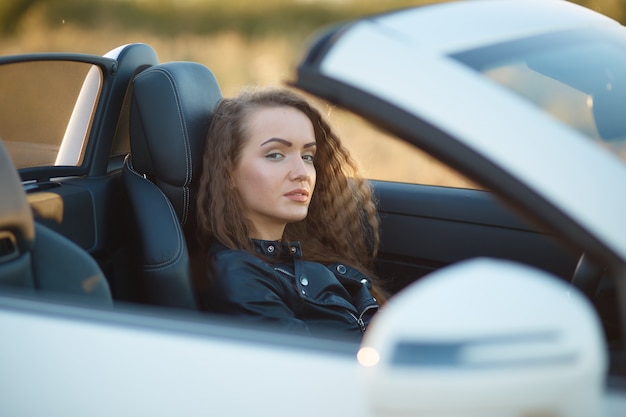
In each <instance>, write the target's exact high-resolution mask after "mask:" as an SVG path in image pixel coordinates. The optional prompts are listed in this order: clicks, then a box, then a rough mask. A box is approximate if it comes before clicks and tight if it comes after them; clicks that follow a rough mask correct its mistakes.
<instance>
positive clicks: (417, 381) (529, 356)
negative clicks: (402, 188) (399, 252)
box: [358, 258, 607, 417]
mask: <svg viewBox="0 0 626 417" xmlns="http://www.w3.org/2000/svg"><path fill="white" fill-rule="evenodd" d="M358 359H359V362H360V364H361V365H362V371H363V372H364V373H365V375H364V377H365V380H366V384H367V389H368V390H369V392H368V393H367V396H366V398H368V400H369V401H370V402H371V404H370V405H371V407H372V409H373V411H374V413H375V414H376V415H381V416H383V415H385V416H386V415H407V416H408V415H411V416H429V417H432V416H439V415H445V416H452V415H456V416H460V415H463V416H467V415H470V416H483V417H484V416H503V415H504V416H530V415H532V416H580V417H589V416H596V415H599V412H598V411H599V409H600V406H601V404H600V402H601V397H602V394H603V390H604V384H605V376H606V372H607V354H606V348H605V346H604V337H603V333H602V328H601V324H600V321H599V319H598V318H597V315H596V313H595V311H594V309H593V307H592V306H591V304H590V303H589V302H588V301H587V299H586V298H585V297H584V296H583V295H582V294H581V293H579V292H578V291H577V290H576V289H575V288H573V287H572V286H571V285H569V284H568V283H566V282H563V281H562V280H559V279H558V278H556V277H553V276H552V275H550V274H548V273H546V272H543V271H539V270H536V269H534V268H530V267H528V266H525V265H521V264H517V263H513V262H509V261H501V260H494V259H486V258H485V259H474V260H469V261H464V262H461V263H457V264H455V265H453V266H449V267H446V268H442V269H441V270H439V271H436V272H434V273H432V274H430V275H429V276H427V277H424V278H423V279H421V280H420V281H418V282H417V283H415V284H413V285H412V286H410V287H409V288H407V289H405V290H404V291H402V292H401V293H399V294H398V295H396V296H394V297H393V298H391V299H390V300H389V302H388V303H387V304H386V305H385V306H384V307H383V308H382V309H381V310H380V312H379V313H378V314H377V315H376V316H375V317H374V320H373V321H372V323H371V324H370V327H369V329H368V331H367V333H366V335H365V337H364V339H363V343H362V347H361V349H360V350H359V353H358Z"/></svg>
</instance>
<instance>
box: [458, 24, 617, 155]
mask: <svg viewBox="0 0 626 417" xmlns="http://www.w3.org/2000/svg"><path fill="white" fill-rule="evenodd" d="M455 58H456V59H458V60H459V61H461V62H463V63H465V64H467V65H469V66H471V67H472V68H474V69H476V70H478V71H480V72H481V73H482V74H484V75H485V76H486V77H488V78H489V79H491V80H493V81H495V82H497V83H499V84H501V85H503V86H505V87H507V88H508V89H510V90H512V91H514V92H515V93H517V94H519V95H520V96H523V97H525V98H526V99H528V100H530V101H531V102H532V103H534V104H536V105H537V106H539V107H540V108H542V109H543V110H544V111H545V112H547V113H548V114H550V115H551V116H553V117H554V118H556V119H558V120H560V121H561V122H563V123H566V124H568V125H569V126H571V127H573V128H575V129H576V130H578V131H580V132H581V133H583V134H584V135H586V136H587V137H589V138H592V139H594V140H595V141H598V142H599V143H601V144H602V145H604V146H606V147H607V148H608V149H610V150H611V151H613V152H614V153H616V154H617V155H618V156H619V157H620V158H621V159H622V160H624V161H626V117H625V116H626V38H625V37H624V35H623V34H622V33H616V32H612V31H606V32H605V31H602V32H600V31H597V30H586V31H576V32H565V33H559V34H556V35H549V36H538V37H533V38H529V39H525V40H521V41H514V42H508V43H505V44H500V45H496V46H490V47H487V48H481V49H478V50H473V51H469V52H464V53H461V54H457V55H456V56H455Z"/></svg>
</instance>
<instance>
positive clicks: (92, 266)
mask: <svg viewBox="0 0 626 417" xmlns="http://www.w3.org/2000/svg"><path fill="white" fill-rule="evenodd" d="M0 196H1V197H0V286H4V287H7V286H9V287H19V288H27V289H30V290H32V291H33V292H36V293H42V294H47V295H58V296H65V297H72V298H74V299H77V300H81V301H86V302H89V303H92V304H99V305H112V304H113V300H112V297H111V291H110V289H109V285H108V283H107V281H106V278H105V276H104V274H103V273H102V271H101V269H100V267H99V266H98V264H97V262H96V261H95V260H94V259H93V258H92V257H91V255H89V254H88V253H87V252H85V251H84V250H83V249H82V248H80V247H79V246H78V245H76V244H75V243H73V242H71V241H70V240H68V239H67V238H65V237H63V236H61V235H60V234H58V233H56V232H54V231H52V230H50V229H48V228H46V227H45V226H42V225H39V224H36V223H35V221H34V219H33V213H32V211H31V208H30V205H29V204H28V201H27V199H26V194H25V192H24V189H23V187H22V183H21V180H20V178H19V175H18V174H17V170H16V168H15V165H14V164H13V161H12V160H11V158H10V157H9V155H8V153H7V152H6V150H5V148H4V144H3V143H2V141H0Z"/></svg>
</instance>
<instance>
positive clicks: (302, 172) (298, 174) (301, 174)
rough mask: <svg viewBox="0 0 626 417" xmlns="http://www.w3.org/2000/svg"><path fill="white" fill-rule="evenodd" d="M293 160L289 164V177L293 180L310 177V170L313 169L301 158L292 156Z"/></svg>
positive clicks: (303, 179)
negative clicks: (290, 164)
mask: <svg viewBox="0 0 626 417" xmlns="http://www.w3.org/2000/svg"><path fill="white" fill-rule="evenodd" d="M294 159H295V162H294V163H293V164H292V166H291V179H292V180H294V181H306V180H308V179H309V178H311V172H310V171H311V170H313V169H315V168H314V167H313V166H312V165H310V164H307V163H306V162H305V161H304V160H303V159H302V158H294Z"/></svg>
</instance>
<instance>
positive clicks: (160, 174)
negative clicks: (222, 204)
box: [124, 62, 222, 309]
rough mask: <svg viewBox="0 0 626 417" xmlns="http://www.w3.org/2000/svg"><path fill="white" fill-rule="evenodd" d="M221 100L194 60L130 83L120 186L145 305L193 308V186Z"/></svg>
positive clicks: (166, 65) (164, 67) (151, 71)
mask: <svg viewBox="0 0 626 417" xmlns="http://www.w3.org/2000/svg"><path fill="white" fill-rule="evenodd" d="M221 97H222V94H221V91H220V88H219V85H218V83H217V81H216V80H215V77H214V76H213V74H212V72H211V71H210V70H209V69H208V68H207V67H205V66H203V65H201V64H198V63H193V62H169V63H163V64H159V65H155V66H153V67H150V68H148V69H146V70H145V71H143V72H141V73H140V74H138V75H137V76H136V77H135V79H134V81H133V97H132V106H131V115H130V143H131V153H130V155H129V156H127V158H126V161H125V164H124V183H125V185H126V190H127V193H128V196H129V200H130V202H131V207H132V211H133V213H134V220H135V223H136V226H137V231H138V234H139V237H138V240H139V242H138V244H139V246H140V249H141V251H140V254H139V258H140V261H141V265H140V270H141V273H140V275H141V277H139V279H140V282H139V289H140V290H139V291H140V296H139V297H140V300H141V301H143V302H147V303H150V304H157V305H162V306H172V307H180V308H192V309H196V308H197V307H196V306H197V304H196V300H195V296H194V291H193V288H192V284H191V272H190V257H189V253H190V250H191V248H192V247H193V244H192V243H191V241H192V240H193V239H194V236H193V224H194V223H195V210H194V196H195V190H194V184H195V183H196V182H197V181H196V178H197V177H198V175H199V168H200V163H201V161H202V152H203V149H204V141H205V136H206V133H207V129H208V124H209V120H210V116H211V114H212V111H213V109H214V107H215V105H216V104H217V102H218V101H219V100H220V99H221Z"/></svg>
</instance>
